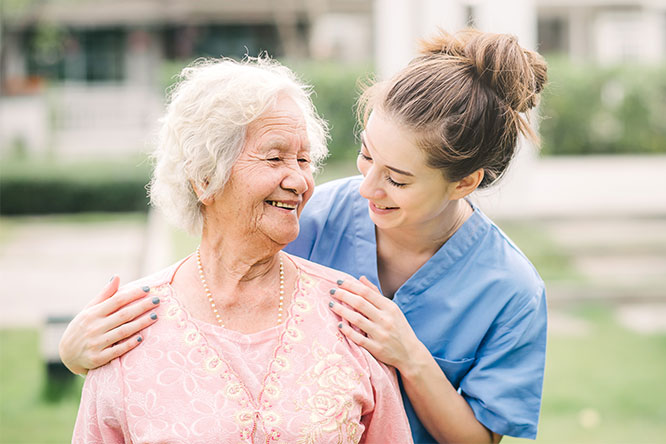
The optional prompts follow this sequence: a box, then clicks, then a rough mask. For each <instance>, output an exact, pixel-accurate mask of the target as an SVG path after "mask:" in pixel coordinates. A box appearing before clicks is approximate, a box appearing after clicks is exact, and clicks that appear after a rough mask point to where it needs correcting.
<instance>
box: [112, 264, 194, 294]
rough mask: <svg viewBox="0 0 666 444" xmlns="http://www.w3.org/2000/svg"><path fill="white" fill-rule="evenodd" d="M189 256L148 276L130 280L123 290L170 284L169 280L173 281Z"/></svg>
mask: <svg viewBox="0 0 666 444" xmlns="http://www.w3.org/2000/svg"><path fill="white" fill-rule="evenodd" d="M188 257H189V256H188ZM188 257H185V258H183V259H180V260H178V261H177V262H176V263H174V264H172V265H169V266H168V267H166V268H163V269H162V270H159V271H156V272H154V273H151V274H149V275H147V276H144V277H141V278H139V279H136V280H134V281H131V282H128V283H127V284H125V285H123V286H122V287H121V290H124V289H130V288H137V287H145V286H148V287H151V288H152V287H159V286H162V285H164V284H168V283H169V282H171V280H172V278H173V275H174V274H175V273H176V271H177V270H178V268H179V267H180V266H181V265H182V264H183V262H185V261H186V260H187V259H188Z"/></svg>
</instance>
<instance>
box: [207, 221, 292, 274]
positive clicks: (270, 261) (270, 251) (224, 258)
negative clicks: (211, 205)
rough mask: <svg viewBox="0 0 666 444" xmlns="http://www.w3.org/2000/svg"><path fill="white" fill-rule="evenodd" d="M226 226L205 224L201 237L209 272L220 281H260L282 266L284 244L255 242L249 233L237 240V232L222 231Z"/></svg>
mask: <svg viewBox="0 0 666 444" xmlns="http://www.w3.org/2000/svg"><path fill="white" fill-rule="evenodd" d="M221 231H224V230H219V229H218V230H209V229H207V228H206V227H204V230H203V233H202V237H201V246H200V251H201V262H202V264H203V267H204V271H205V273H206V276H208V277H209V278H208V279H210V280H211V281H212V282H214V283H217V285H224V286H229V285H231V286H234V284H235V285H236V286H238V285H243V284H244V283H249V282H252V281H261V280H262V278H264V277H266V276H268V277H269V278H270V277H271V276H272V275H273V274H274V273H272V272H273V271H275V270H276V269H277V268H278V267H279V264H278V262H279V256H278V254H279V252H280V250H281V247H282V246H281V245H278V244H276V243H274V242H256V241H255V242H253V241H252V240H251V239H249V240H248V239H247V237H245V238H242V241H235V240H234V238H235V237H234V236H225V235H223V234H222V235H220V234H219V233H220V232H221Z"/></svg>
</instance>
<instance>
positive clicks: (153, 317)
mask: <svg viewBox="0 0 666 444" xmlns="http://www.w3.org/2000/svg"><path fill="white" fill-rule="evenodd" d="M150 319H152V320H153V321H154V320H155V319H157V315H156V314H155V313H151V314H150Z"/></svg>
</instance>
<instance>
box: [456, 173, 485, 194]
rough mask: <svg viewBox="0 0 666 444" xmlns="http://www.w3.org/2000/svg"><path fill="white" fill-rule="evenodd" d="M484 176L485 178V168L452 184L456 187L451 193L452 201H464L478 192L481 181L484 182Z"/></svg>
mask: <svg viewBox="0 0 666 444" xmlns="http://www.w3.org/2000/svg"><path fill="white" fill-rule="evenodd" d="M483 176H484V172H483V168H479V169H478V170H476V171H474V172H473V173H471V174H469V175H467V176H465V177H463V178H462V179H460V180H459V181H458V182H454V183H453V184H452V185H454V188H453V191H452V192H451V197H450V199H451V200H456V199H462V198H463V197H467V196H468V195H469V194H471V193H472V192H473V191H474V190H476V189H477V188H478V187H479V185H480V184H481V181H482V180H483Z"/></svg>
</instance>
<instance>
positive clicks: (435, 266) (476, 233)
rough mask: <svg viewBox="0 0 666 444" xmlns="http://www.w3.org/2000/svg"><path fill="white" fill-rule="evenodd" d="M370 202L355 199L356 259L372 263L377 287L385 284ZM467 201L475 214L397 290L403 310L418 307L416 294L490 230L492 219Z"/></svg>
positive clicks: (394, 298)
mask: <svg viewBox="0 0 666 444" xmlns="http://www.w3.org/2000/svg"><path fill="white" fill-rule="evenodd" d="M466 200H467V199H466ZM367 202H368V201H367V200H366V199H363V198H361V199H356V201H355V202H354V221H355V229H356V239H355V248H354V250H355V254H356V263H357V264H366V265H367V267H368V269H367V271H366V272H369V271H371V272H370V273H368V275H366V277H367V278H368V279H369V280H370V281H371V282H372V283H373V284H375V285H376V286H377V288H381V286H380V285H379V279H378V276H377V236H376V233H375V224H374V223H373V222H372V219H370V215H369V214H368V203H367ZM467 202H468V203H469V204H470V205H471V207H472V209H473V210H474V212H473V213H472V215H471V216H470V217H469V218H468V219H467V220H466V221H465V223H463V224H462V225H461V226H460V228H458V230H456V232H455V233H454V234H453V236H451V238H449V240H447V241H446V242H445V243H444V245H442V246H441V247H440V248H439V250H437V252H436V253H435V254H434V255H433V257H431V258H430V259H429V260H428V262H426V263H425V264H424V265H423V266H422V267H421V268H419V269H418V270H417V271H416V273H414V274H413V275H412V276H411V277H410V278H409V279H408V280H407V281H406V282H405V283H404V284H402V286H401V287H400V288H398V291H396V293H395V295H394V297H393V301H394V302H395V303H396V304H397V305H398V306H400V308H401V309H402V311H403V313H405V314H407V313H408V312H409V311H411V310H413V309H415V308H416V307H417V305H418V298H415V296H417V295H419V294H421V293H424V292H426V291H427V289H428V288H430V287H431V286H433V284H435V283H436V282H437V281H439V280H440V279H441V276H442V275H443V274H445V273H447V272H448V271H449V269H450V268H451V267H452V266H453V265H454V264H456V263H457V262H458V261H460V259H461V258H463V257H464V256H465V255H466V254H467V253H468V252H469V251H470V250H471V248H472V247H473V246H474V245H475V244H477V242H478V241H479V238H480V237H481V236H483V235H484V234H485V233H486V232H487V231H488V230H489V228H490V223H489V221H488V220H487V218H486V217H485V215H484V214H483V213H482V212H481V210H480V209H479V208H478V207H476V206H475V205H474V204H473V203H472V202H470V201H469V200H467ZM361 271H362V270H361Z"/></svg>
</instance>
